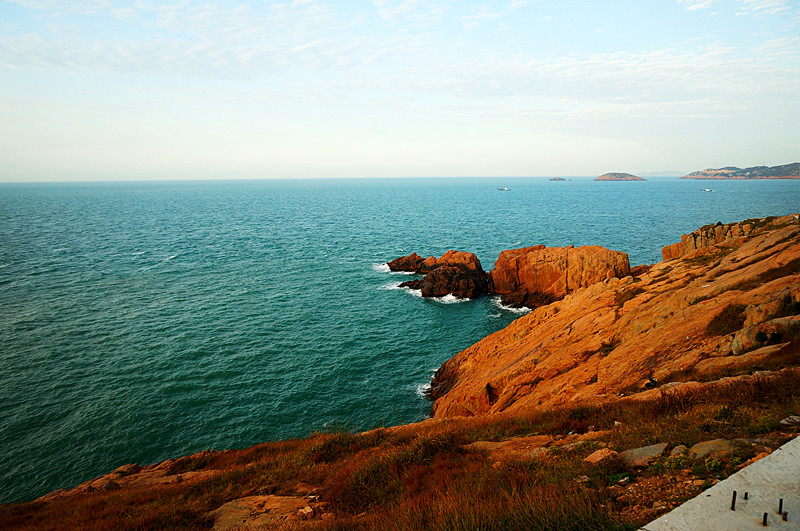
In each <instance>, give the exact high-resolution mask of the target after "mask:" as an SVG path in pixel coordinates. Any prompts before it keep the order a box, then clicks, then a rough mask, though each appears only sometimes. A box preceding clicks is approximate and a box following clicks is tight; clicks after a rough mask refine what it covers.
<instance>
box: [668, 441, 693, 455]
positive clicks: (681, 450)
mask: <svg viewBox="0 0 800 531" xmlns="http://www.w3.org/2000/svg"><path fill="white" fill-rule="evenodd" d="M687 451H688V448H686V445H683V444H679V445H678V446H676V447H675V448H673V449H672V451H671V452H670V453H669V455H670V457H677V456H680V455H686V452H687Z"/></svg>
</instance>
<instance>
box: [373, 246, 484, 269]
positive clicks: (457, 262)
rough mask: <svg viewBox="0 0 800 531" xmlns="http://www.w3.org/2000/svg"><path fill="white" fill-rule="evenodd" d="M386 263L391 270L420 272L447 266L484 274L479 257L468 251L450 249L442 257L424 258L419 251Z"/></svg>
mask: <svg viewBox="0 0 800 531" xmlns="http://www.w3.org/2000/svg"><path fill="white" fill-rule="evenodd" d="M386 265H388V266H389V269H390V270H391V271H406V272H413V273H419V274H425V273H430V272H431V271H435V270H436V269H438V268H440V267H445V266H451V267H457V268H459V269H462V270H464V271H474V272H476V273H480V274H481V275H483V274H484V272H483V268H482V267H481V262H480V260H478V257H477V256H475V255H474V254H473V253H468V252H466V251H453V250H450V251H447V252H446V253H444V254H443V255H442V256H441V258H436V257H435V256H429V257H428V258H422V257H421V256H420V255H418V254H417V253H411V254H410V255H408V256H401V257H399V258H395V259H394V260H392V261H391V262H388V263H387V264H386Z"/></svg>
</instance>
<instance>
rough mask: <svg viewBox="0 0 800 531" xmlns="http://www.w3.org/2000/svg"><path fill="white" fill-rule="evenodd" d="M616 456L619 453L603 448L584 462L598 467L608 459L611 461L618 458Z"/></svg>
mask: <svg viewBox="0 0 800 531" xmlns="http://www.w3.org/2000/svg"><path fill="white" fill-rule="evenodd" d="M616 455H617V452H615V451H614V450H611V449H609V448H601V449H600V450H597V451H596V452H594V453H593V454H591V455H590V456H589V457H587V458H586V459H584V461H586V462H587V463H592V464H593V465H596V464H597V463H599V462H600V461H605V460H606V459H611V458H613V457H616Z"/></svg>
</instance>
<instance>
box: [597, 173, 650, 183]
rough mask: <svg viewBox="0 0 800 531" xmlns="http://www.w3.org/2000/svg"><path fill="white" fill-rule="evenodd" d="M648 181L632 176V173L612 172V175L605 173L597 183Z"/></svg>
mask: <svg viewBox="0 0 800 531" xmlns="http://www.w3.org/2000/svg"><path fill="white" fill-rule="evenodd" d="M646 180H647V179H642V178H641V177H637V176H636V175H631V174H630V173H620V172H611V173H604V174H603V175H601V176H600V177H598V178H597V179H595V181H646Z"/></svg>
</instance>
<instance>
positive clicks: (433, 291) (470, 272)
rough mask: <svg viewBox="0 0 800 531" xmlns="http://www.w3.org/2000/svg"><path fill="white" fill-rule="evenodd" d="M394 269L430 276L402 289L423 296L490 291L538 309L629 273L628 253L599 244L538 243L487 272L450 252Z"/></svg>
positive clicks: (399, 261)
mask: <svg viewBox="0 0 800 531" xmlns="http://www.w3.org/2000/svg"><path fill="white" fill-rule="evenodd" d="M387 265H388V266H389V269H391V270H392V271H411V272H414V273H418V274H425V277H424V278H422V279H420V280H410V281H408V282H403V283H402V284H400V285H401V286H402V287H407V288H411V289H418V290H421V291H422V296H423V297H442V296H444V295H449V294H450V295H455V296H456V297H461V298H475V297H478V296H480V295H483V294H486V293H496V294H499V295H501V296H502V300H503V304H505V305H507V306H512V307H517V308H519V307H523V306H525V307H528V308H537V307H539V306H543V305H545V304H550V303H551V302H553V301H556V300H560V299H562V298H564V297H565V296H566V295H567V294H569V293H571V292H573V291H575V290H576V289H579V288H583V287H586V286H590V285H592V284H594V283H596V282H602V281H604V280H608V279H609V278H614V277H620V278H621V277H625V276H627V275H629V274H630V271H631V269H630V264H629V263H628V255H627V254H625V253H622V252H619V251H610V250H608V249H606V248H604V247H600V246H598V245H589V246H584V247H573V246H569V247H545V246H544V245H537V246H534V247H525V248H521V249H511V250H508V251H503V252H502V253H500V256H499V258H498V259H497V261H496V262H495V267H494V270H492V271H491V272H489V273H486V272H484V271H483V268H482V267H481V263H480V261H479V260H478V258H477V257H476V256H475V255H474V254H472V253H468V252H463V251H447V252H446V253H445V254H444V255H443V256H442V257H441V258H438V259H437V258H436V257H434V256H431V257H428V258H425V259H423V258H422V257H421V256H419V255H418V254H416V253H412V254H410V255H408V256H401V257H400V258H396V259H394V260H392V261H391V262H389V263H388V264H387Z"/></svg>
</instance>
